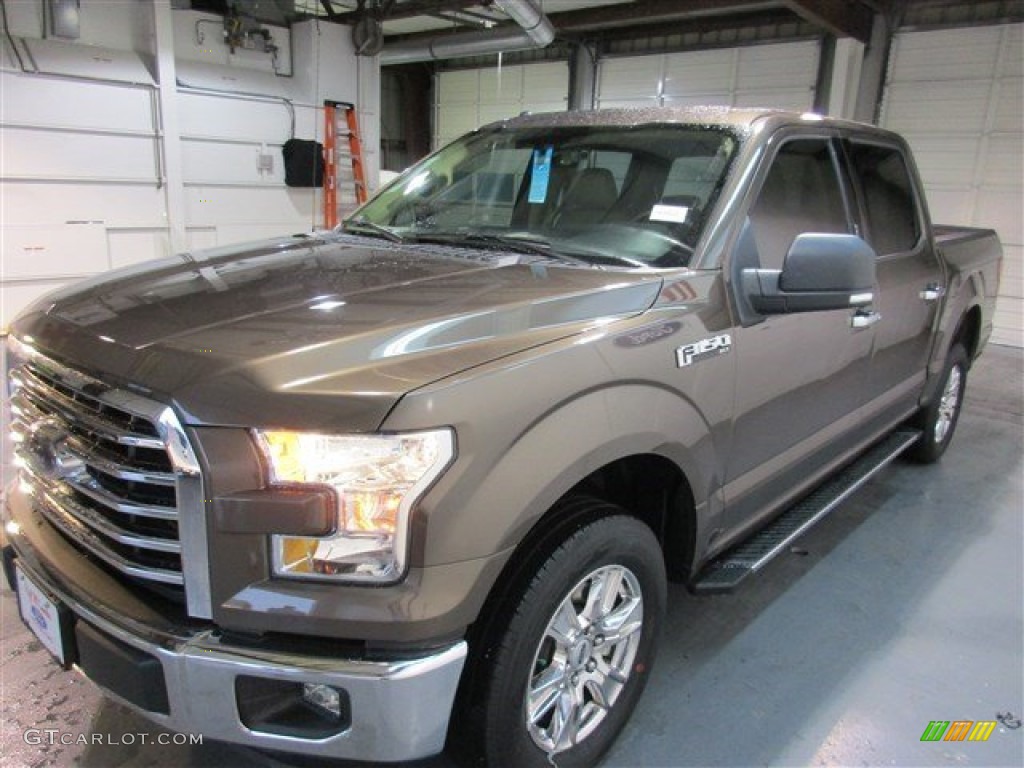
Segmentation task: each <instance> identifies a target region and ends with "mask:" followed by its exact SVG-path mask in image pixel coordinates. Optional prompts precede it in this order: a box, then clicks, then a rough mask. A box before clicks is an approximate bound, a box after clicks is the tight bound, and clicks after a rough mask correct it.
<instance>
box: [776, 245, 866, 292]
mask: <svg viewBox="0 0 1024 768" xmlns="http://www.w3.org/2000/svg"><path fill="white" fill-rule="evenodd" d="M875 259H876V254H875V251H874V249H873V248H872V247H871V246H870V245H868V244H867V242H865V241H864V239H863V238H860V237H858V236H857V235H838V234H822V233H815V232H808V233H805V234H802V235H798V236H797V238H796V239H795V240H793V245H791V246H790V248H789V253H787V254H786V261H785V263H784V264H783V265H782V274H781V275H780V276H779V290H780V291H782V292H784V293H812V292H813V293H831V292H833V291H839V292H843V293H851V294H856V293H870V292H871V290H872V289H873V288H874V285H875Z"/></svg>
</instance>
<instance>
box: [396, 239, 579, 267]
mask: <svg viewBox="0 0 1024 768" xmlns="http://www.w3.org/2000/svg"><path fill="white" fill-rule="evenodd" d="M416 239H417V241H418V242H436V243H445V244H450V245H475V246H492V247H498V248H504V249H507V250H510V251H518V252H520V253H532V254H536V255H537V256H544V257H545V258H549V259H559V260H561V261H565V262H568V263H570V264H580V265H583V266H588V267H589V266H591V265H590V264H589V263H588V262H587V261H585V260H583V259H579V258H576V257H575V256H570V255H568V254H566V253H561V252H559V251H558V250H555V249H554V248H553V247H552V245H551V243H550V242H549V241H547V240H545V239H544V238H542V237H537V236H536V235H516V234H497V233H494V232H419V233H417V238H416Z"/></svg>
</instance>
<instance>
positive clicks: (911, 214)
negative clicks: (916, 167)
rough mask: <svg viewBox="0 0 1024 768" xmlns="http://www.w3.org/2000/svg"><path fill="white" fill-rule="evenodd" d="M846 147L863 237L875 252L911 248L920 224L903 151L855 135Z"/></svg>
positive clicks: (916, 242)
mask: <svg viewBox="0 0 1024 768" xmlns="http://www.w3.org/2000/svg"><path fill="white" fill-rule="evenodd" d="M846 151H847V154H848V156H849V160H850V169H851V173H852V174H853V176H854V181H855V183H856V186H857V189H858V192H859V195H860V200H861V206H862V209H863V216H864V224H865V232H864V233H863V235H864V239H865V240H867V241H868V243H870V244H871V247H872V248H874V249H875V252H876V253H878V255H879V256H885V255H888V254H893V253H905V252H907V251H911V250H913V249H914V248H915V247H916V246H917V244H918V242H919V241H920V239H921V234H922V232H923V231H924V228H923V226H922V223H921V217H920V214H919V212H918V206H917V200H916V198H915V196H914V185H913V182H912V180H911V177H910V170H909V168H908V167H907V161H906V158H905V157H904V155H903V152H902V151H901V150H900V149H899V148H898V147H895V146H892V145H887V144H879V143H873V142H870V141H865V140H862V139H856V138H855V139H852V140H850V141H848V142H847V143H846Z"/></svg>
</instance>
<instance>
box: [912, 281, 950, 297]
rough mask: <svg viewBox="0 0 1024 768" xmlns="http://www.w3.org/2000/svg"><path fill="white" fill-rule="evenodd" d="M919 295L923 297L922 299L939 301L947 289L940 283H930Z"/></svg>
mask: <svg viewBox="0 0 1024 768" xmlns="http://www.w3.org/2000/svg"><path fill="white" fill-rule="evenodd" d="M917 295H918V296H920V297H921V301H938V300H939V299H941V298H942V297H943V296H945V295H946V289H945V288H944V287H943V286H941V285H939V284H938V283H928V285H927V286H926V287H925V289H924V290H923V291H921V292H920V293H919V294H917Z"/></svg>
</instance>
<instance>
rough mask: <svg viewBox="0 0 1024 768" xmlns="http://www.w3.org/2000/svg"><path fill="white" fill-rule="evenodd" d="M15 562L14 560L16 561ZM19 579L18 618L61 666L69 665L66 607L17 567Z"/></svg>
mask: <svg viewBox="0 0 1024 768" xmlns="http://www.w3.org/2000/svg"><path fill="white" fill-rule="evenodd" d="M15 565H17V563H15ZM15 572H16V574H17V579H18V608H19V609H20V610H21V619H22V621H24V622H25V623H26V624H28V627H29V629H31V630H32V632H33V633H35V636H36V637H38V638H39V642H41V643H42V644H43V645H44V646H45V647H46V649H47V650H48V651H49V652H50V653H52V654H53V655H54V656H56V657H57V660H58V661H60V663H61V664H62V665H64V666H67V665H68V653H69V651H68V647H67V646H68V645H69V643H68V642H67V640H68V639H69V638H68V635H69V633H70V631H71V626H70V620H69V618H68V616H67V613H68V611H67V609H66V608H65V607H64V606H62V605H61V604H60V603H59V602H58V601H57V600H54V599H53V598H51V597H49V596H48V595H47V594H46V593H45V592H43V590H42V589H40V588H39V587H37V586H36V585H35V584H34V583H33V582H32V580H31V579H30V578H29V577H28V576H26V575H25V573H24V571H22V570H21V568H20V567H18V568H16V571H15Z"/></svg>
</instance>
